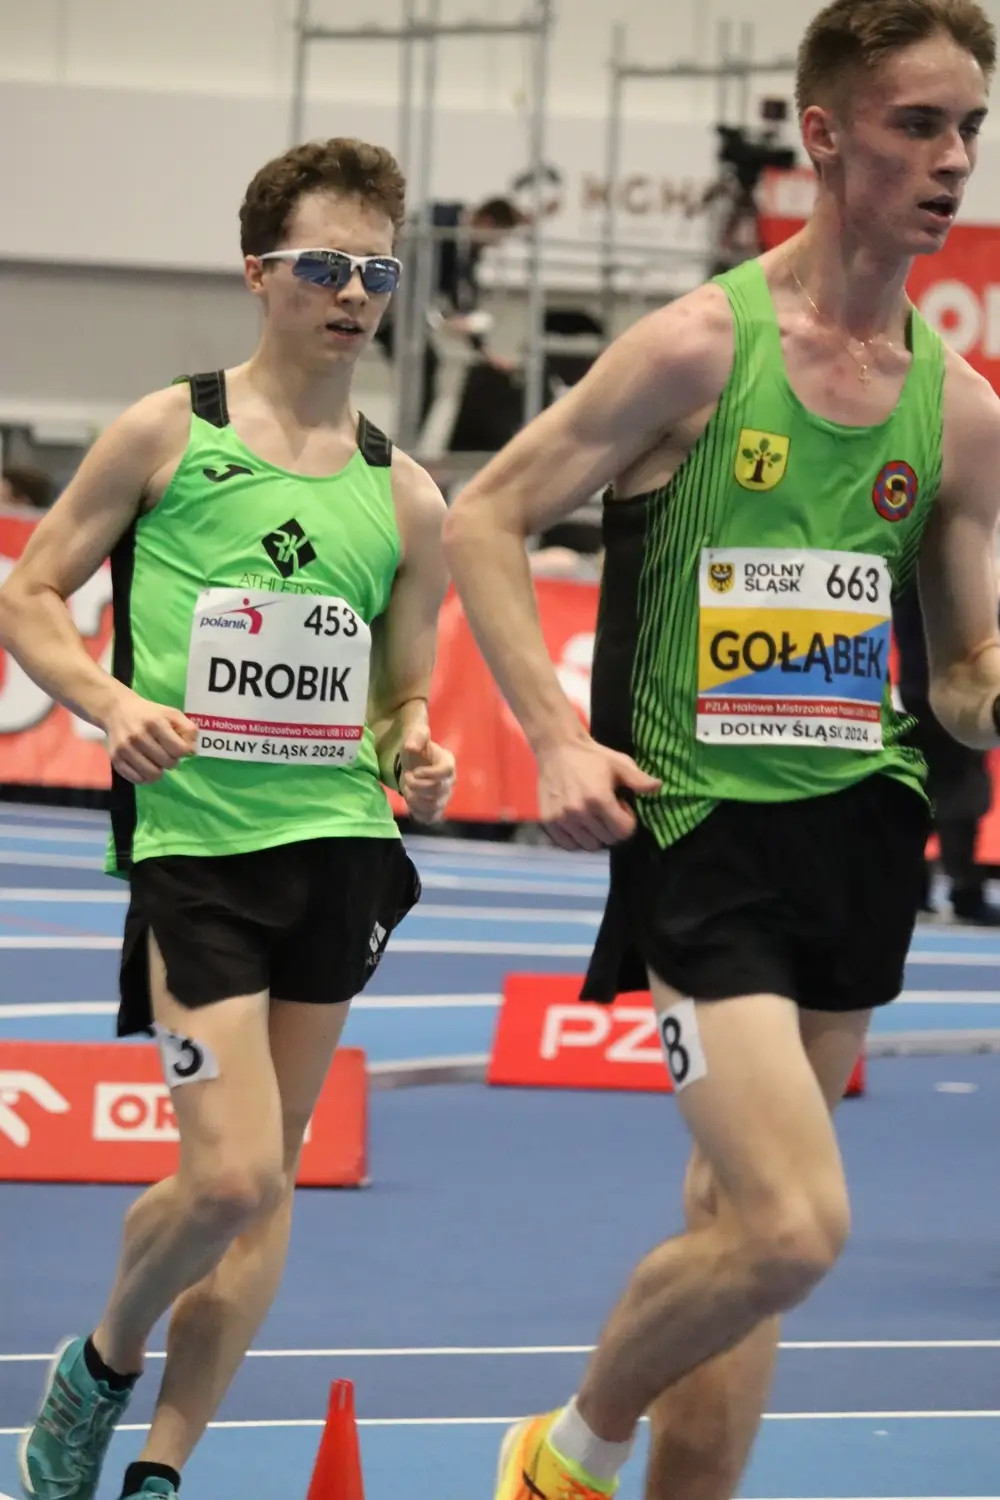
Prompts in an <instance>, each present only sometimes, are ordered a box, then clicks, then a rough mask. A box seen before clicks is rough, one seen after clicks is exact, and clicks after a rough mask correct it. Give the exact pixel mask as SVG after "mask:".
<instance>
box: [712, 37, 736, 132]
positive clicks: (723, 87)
mask: <svg viewBox="0 0 1000 1500" xmlns="http://www.w3.org/2000/svg"><path fill="white" fill-rule="evenodd" d="M732 35H733V23H732V21H730V20H729V19H728V17H727V18H726V19H724V20H722V21H720V22H719V34H718V61H717V67H718V69H719V72H718V95H717V99H716V105H715V108H716V115H717V119H716V123H717V124H718V125H728V124H729V75H728V73H727V72H726V68H727V67H728V65H729V54H730V50H731V49H730V43H731V41H732Z"/></svg>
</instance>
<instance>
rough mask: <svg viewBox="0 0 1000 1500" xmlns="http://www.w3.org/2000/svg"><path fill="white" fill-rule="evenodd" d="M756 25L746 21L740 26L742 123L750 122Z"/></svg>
mask: <svg viewBox="0 0 1000 1500" xmlns="http://www.w3.org/2000/svg"><path fill="white" fill-rule="evenodd" d="M753 50H754V25H753V22H752V21H744V22H743V24H742V26H741V28H740V53H741V60H742V63H743V72H742V74H741V75H740V121H739V122H740V124H741V125H743V126H747V125H749V124H750V71H751V69H752V67H753Z"/></svg>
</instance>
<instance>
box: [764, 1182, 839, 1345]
mask: <svg viewBox="0 0 1000 1500" xmlns="http://www.w3.org/2000/svg"><path fill="white" fill-rule="evenodd" d="M849 1232H850V1209H849V1206H848V1201H847V1194H846V1192H845V1191H844V1190H843V1188H842V1187H840V1188H838V1189H833V1188H831V1189H830V1190H828V1191H827V1192H825V1193H812V1194H809V1193H804V1192H803V1193H799V1194H797V1195H796V1194H788V1195H786V1196H784V1197H782V1198H780V1199H778V1200H777V1201H775V1202H773V1203H772V1204H771V1205H770V1206H769V1208H768V1210H767V1211H766V1212H765V1213H763V1214H762V1215H761V1216H760V1218H759V1219H757V1220H756V1222H755V1223H754V1224H753V1225H752V1226H751V1227H750V1231H749V1235H748V1239H749V1248H750V1257H751V1263H752V1272H751V1274H752V1279H753V1283H754V1289H755V1292H756V1295H757V1298H758V1301H759V1305H760V1312H761V1315H762V1316H770V1315H771V1314H774V1313H781V1312H785V1311H787V1310H788V1309H789V1308H792V1307H795V1306H796V1304H797V1303H799V1302H802V1301H803V1300H804V1299H805V1298H806V1297H807V1296H808V1295H809V1293H810V1292H811V1291H812V1290H813V1288H814V1287H815V1286H816V1285H817V1284H818V1283H819V1282H820V1281H822V1280H823V1278H824V1277H825V1276H826V1275H828V1273H829V1272H830V1271H831V1270H832V1269H833V1267H834V1265H835V1264H836V1262H837V1260H838V1259H839V1257H840V1253H841V1251H842V1250H843V1248H844V1246H845V1244H846V1243H847V1237H848V1234H849Z"/></svg>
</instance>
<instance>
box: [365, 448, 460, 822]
mask: <svg viewBox="0 0 1000 1500" xmlns="http://www.w3.org/2000/svg"><path fill="white" fill-rule="evenodd" d="M392 489H393V499H394V501H395V505H396V519H397V524H398V527H399V534H400V542H401V547H402V555H401V557H400V563H399V569H398V571H397V573H396V579H395V582H394V584H393V589H392V595H391V597H390V600H389V605H388V608H387V609H386V612H385V614H384V615H382V617H381V618H380V619H379V620H378V621H376V624H375V628H374V630H373V639H372V679H371V680H372V685H371V690H370V692H369V709H368V716H369V723H370V724H371V726H372V733H373V734H374V736H375V744H376V747H377V749H378V760H379V770H380V773H381V776H382V779H383V781H384V782H385V783H386V785H388V786H393V787H395V786H397V785H398V787H399V790H400V791H401V792H402V794H403V796H404V798H405V799H406V802H407V805H408V806H409V809H410V812H411V813H412V814H413V816H414V817H415V818H418V819H419V820H420V821H421V822H433V821H435V819H437V818H439V817H440V816H441V814H442V813H443V811H444V807H445V805H446V803H447V800H448V797H449V796H450V795H451V789H452V786H453V785H454V779H455V762H454V759H453V757H452V755H451V753H450V752H449V751H447V750H445V749H444V748H443V747H442V746H440V745H435V744H434V742H433V740H432V739H431V733H430V725H429V723H428V718H427V703H428V699H429V698H430V690H431V676H432V674H433V671H434V659H435V655H436V650H437V620H438V614H439V612H440V609H441V604H442V602H443V600H444V596H445V593H446V592H447V588H448V569H447V565H446V563H445V560H444V550H443V548H442V545H441V530H442V526H443V524H444V518H445V514H446V507H445V503H444V499H443V497H442V495H441V491H440V490H439V489H438V487H437V485H436V484H435V483H434V481H433V480H432V479H431V477H430V475H429V474H428V473H427V472H426V471H425V470H424V469H422V468H421V467H420V466H419V464H416V463H414V461H413V459H411V458H409V457H408V456H407V455H406V454H405V453H399V452H396V453H395V454H394V455H393V474H392Z"/></svg>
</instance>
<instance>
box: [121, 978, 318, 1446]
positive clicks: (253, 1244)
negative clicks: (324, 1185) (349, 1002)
mask: <svg viewBox="0 0 1000 1500" xmlns="http://www.w3.org/2000/svg"><path fill="white" fill-rule="evenodd" d="M347 1011H348V1007H347V1006H346V1005H338V1006H322V1005H293V1004H290V1003H288V1002H285V1001H275V1002H273V1004H272V1009H271V1021H270V1038H271V1056H272V1058H273V1063H274V1071H275V1075H276V1077H277V1081H278V1089H279V1093H280V1096H281V1101H282V1111H283V1123H284V1140H285V1148H284V1149H285V1186H284V1191H283V1193H282V1195H281V1198H280V1200H279V1201H278V1202H277V1203H276V1204H275V1205H274V1206H273V1207H272V1208H271V1209H270V1211H269V1212H268V1213H267V1214H266V1215H264V1216H262V1217H261V1218H259V1219H258V1220H257V1221H256V1222H255V1223H254V1224H252V1225H251V1226H250V1227H249V1229H247V1230H246V1231H245V1233H243V1234H242V1235H240V1237H239V1238H238V1239H236V1240H234V1241H233V1243H232V1244H231V1245H230V1246H229V1248H228V1250H227V1251H226V1253H225V1255H224V1256H223V1258H222V1260H221V1261H220V1262H219V1264H218V1265H217V1266H216V1267H215V1269H214V1270H213V1271H212V1272H211V1273H210V1274H209V1275H208V1276H206V1277H205V1279H204V1280H202V1281H200V1282H199V1283H198V1285H197V1286H193V1287H191V1289H190V1290H189V1291H187V1292H185V1294H184V1295H183V1296H182V1297H181V1298H180V1300H179V1301H178V1302H177V1304H176V1306H175V1307H174V1311H173V1316H172V1318H171V1321H170V1329H169V1333H168V1337H167V1363H166V1368H165V1370H164V1374H163V1383H162V1385H161V1387H160V1395H159V1399H158V1402H157V1407H156V1412H155V1415H154V1417H153V1424H152V1427H151V1428H150V1431H149V1435H148V1437H147V1439H146V1443H145V1446H144V1448H143V1451H142V1455H141V1457H142V1459H143V1461H145V1462H147V1463H158V1464H168V1465H169V1466H170V1467H171V1468H174V1469H178V1470H180V1469H182V1468H183V1467H184V1465H185V1463H186V1462H187V1460H188V1458H189V1457H190V1455H191V1452H192V1450H193V1448H194V1447H195V1444H196V1443H197V1442H198V1440H199V1438H200V1437H201V1435H202V1433H203V1432H204V1430H205V1428H206V1426H207V1425H208V1423H209V1422H210V1421H211V1419H212V1417H213V1416H214V1415H215V1412H216V1411H217V1410H218V1407H219V1404H220V1402H221V1401H222V1398H223V1397H224V1395H225V1393H226V1391H227V1390H228V1389H229V1386H230V1385H231V1383H232V1381H233V1378H234V1377H235V1375H236V1373H237V1371H238V1370H239V1368H240V1365H241V1364H242V1363H243V1360H244V1358H245V1356H246V1352H247V1350H248V1349H249V1347H250V1345H251V1343H252V1341H253V1338H254V1336H255V1334H256V1333H257V1330H258V1328H259V1327H260V1324H261V1322H262V1321H263V1319H264V1317H265V1316H266V1314H267V1311H268V1309H269V1308H270V1306H271V1303H272V1301H273V1300H274V1295H275V1293H276V1291H277V1289H278V1286H279V1284H280V1281H281V1277H282V1273H283V1271H284V1266H285V1256H286V1252H287V1249H288V1239H289V1233H290V1230H291V1222H292V1200H293V1196H294V1190H295V1177H296V1173H297V1169H298V1159H299V1153H300V1150H301V1146H302V1141H303V1138H304V1136H305V1132H306V1127H307V1125H308V1123H309V1119H310V1116H311V1115H312V1112H313V1109H314V1107H315V1103H316V1100H317V1098H318V1097H319V1094H320V1091H321V1089H322V1087H323V1082H324V1080H325V1078H326V1075H327V1072H328V1070H329V1065H330V1062H331V1060H332V1058H333V1053H334V1050H335V1048H336V1046H337V1042H338V1041H339V1039H340V1034H341V1032H342V1030H343V1027H344V1022H345V1021H346V1019H347Z"/></svg>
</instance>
